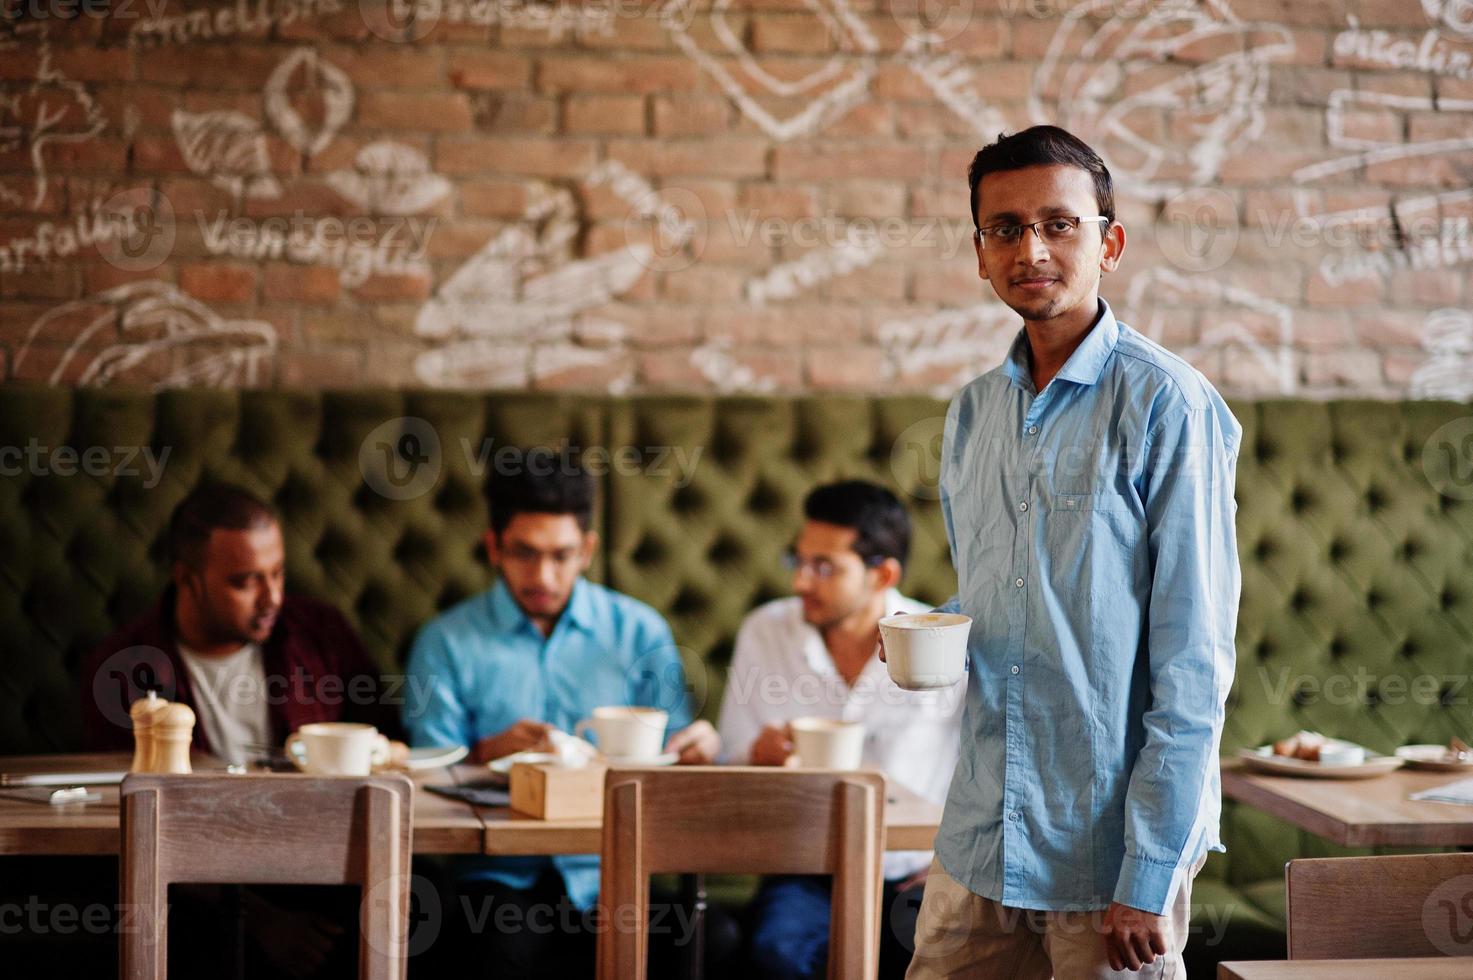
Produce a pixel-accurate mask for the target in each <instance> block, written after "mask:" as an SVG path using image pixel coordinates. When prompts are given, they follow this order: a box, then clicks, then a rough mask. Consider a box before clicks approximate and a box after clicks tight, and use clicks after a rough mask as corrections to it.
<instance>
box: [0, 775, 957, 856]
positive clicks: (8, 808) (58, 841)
mask: <svg viewBox="0 0 1473 980" xmlns="http://www.w3.org/2000/svg"><path fill="white" fill-rule="evenodd" d="M129 761H130V759H129V757H128V756H126V755H122V754H118V753H112V754H90V755H38V756H9V757H0V772H6V773H17V772H66V771H71V772H87V771H91V772H97V771H107V770H119V769H127V768H128V763H129ZM196 766H197V768H200V769H205V768H221V766H220V763H218V762H216V761H214V760H208V759H201V760H197V762H196ZM409 776H410V778H411V779H413V780H414V782H415V785H416V787H417V790H418V791H417V792H416V793H415V794H414V852H415V853H416V854H597V853H598V851H599V846H600V843H601V841H600V838H601V834H602V828H603V824H602V821H599V820H537V819H534V818H532V817H527V816H523V815H522V814H519V813H516V812H515V811H513V810H511V809H509V808H507V807H473V806H470V805H469V804H466V803H461V802H459V801H457V800H452V799H448V798H446V797H443V796H439V795H437V794H435V793H430V792H425V791H424V790H423V787H424V786H425V785H426V784H431V783H452V782H469V781H472V780H477V779H484V778H485V776H486V770H485V769H484V768H482V767H479V766H469V765H458V766H452V767H450V768H449V769H429V770H423V771H419V772H414V773H410V774H409ZM95 789H96V790H97V792H99V793H101V794H102V801H101V802H99V803H87V804H81V805H72V806H61V807H53V806H43V805H40V804H36V803H26V802H23V801H20V800H11V799H6V798H3V797H0V855H4V854H116V853H118V788H117V787H116V786H98V787H95ZM940 823H941V807H939V806H937V805H936V804H934V803H930V802H928V801H926V800H923V799H921V798H920V797H918V796H916V795H915V794H914V793H912V792H910V791H909V790H907V789H905V787H903V786H900V785H898V784H896V783H891V784H890V786H889V790H888V793H887V798H886V803H885V848H886V850H892V851H910V850H917V851H919V850H929V849H930V847H931V841H932V839H933V838H934V837H935V835H936V828H937V827H938V826H939V825H940Z"/></svg>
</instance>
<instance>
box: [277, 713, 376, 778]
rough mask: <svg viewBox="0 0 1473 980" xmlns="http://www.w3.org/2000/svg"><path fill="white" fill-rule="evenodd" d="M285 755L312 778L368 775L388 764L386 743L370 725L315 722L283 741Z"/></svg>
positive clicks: (343, 722)
mask: <svg viewBox="0 0 1473 980" xmlns="http://www.w3.org/2000/svg"><path fill="white" fill-rule="evenodd" d="M286 754H287V758H289V759H291V760H292V762H294V763H295V764H296V766H297V768H298V769H300V770H302V771H303V772H310V773H312V774H313V775H314V776H367V775H368V774H369V773H371V772H373V767H374V766H381V765H383V764H384V763H386V762H388V761H389V740H388V738H387V737H385V736H383V735H380V734H379V732H378V729H377V728H374V727H373V726H372V725H360V724H358V723H356V722H349V721H317V722H312V723H311V724H308V725H303V726H302V727H301V728H299V729H297V730H296V732H294V733H293V734H292V736H291V737H290V738H288V739H287V740H286Z"/></svg>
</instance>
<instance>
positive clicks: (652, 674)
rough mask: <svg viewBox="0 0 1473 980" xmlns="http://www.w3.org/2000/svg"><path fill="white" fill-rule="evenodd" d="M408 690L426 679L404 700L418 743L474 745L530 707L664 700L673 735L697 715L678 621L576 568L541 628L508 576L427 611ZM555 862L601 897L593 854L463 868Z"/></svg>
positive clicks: (511, 874)
mask: <svg viewBox="0 0 1473 980" xmlns="http://www.w3.org/2000/svg"><path fill="white" fill-rule="evenodd" d="M408 673H409V678H408V680H409V690H411V691H419V690H422V691H427V692H428V697H427V698H426V699H425V703H424V707H423V709H422V710H414V711H410V710H407V709H406V711H405V716H404V727H405V729H406V730H407V731H408V732H409V738H410V741H411V743H412V744H413V745H416V746H421V745H466V746H474V745H475V744H476V743H477V742H479V741H480V740H481V739H483V738H485V737H487V736H488V735H495V734H497V733H498V732H502V731H505V730H506V729H507V728H509V727H511V726H512V725H513V724H515V723H516V722H518V721H520V720H521V719H523V718H530V719H533V720H536V721H543V722H547V723H549V724H552V725H556V726H557V727H558V728H561V729H562V730H564V731H568V732H571V731H572V730H573V727H574V726H575V725H576V724H577V723H578V722H579V721H580V720H582V719H584V718H587V717H589V716H590V715H591V714H592V712H593V709H594V708H597V707H599V706H600V705H608V704H628V705H641V706H644V707H655V708H663V709H665V710H666V711H668V712H669V714H670V719H669V727H668V729H667V737H668V734H669V733H670V732H676V731H679V730H680V729H682V728H684V727H686V726H687V725H689V724H690V723H691V711H690V705H689V699H688V697H687V687H686V682H685V670H684V668H683V667H682V665H681V661H680V653H679V651H678V650H677V649H676V647H675V640H674V639H673V638H672V637H671V635H670V627H669V626H668V625H666V623H665V620H664V619H662V618H661V617H660V614H659V613H657V612H656V611H655V610H654V609H652V608H650V607H649V606H647V605H645V604H644V603H642V602H640V601H638V600H636V599H631V598H630V597H629V596H626V595H621V594H620V593H618V592H615V591H613V590H612V589H606V588H604V587H603V586H601V585H595V584H594V583H592V582H589V581H586V580H584V579H581V578H580V579H579V580H578V582H577V583H576V584H575V585H574V586H573V594H572V596H571V597H570V598H569V599H568V606H567V609H565V610H564V612H563V614H562V616H561V617H559V619H558V621H557V625H556V626H555V627H553V631H552V634H551V635H550V636H548V637H546V638H545V639H544V637H543V636H542V633H541V631H539V630H538V629H537V627H536V626H535V625H533V623H532V621H531V620H530V619H528V618H527V616H526V614H524V613H523V612H522V610H521V607H519V606H518V605H517V604H516V601H515V600H514V599H512V597H511V593H510V592H508V591H507V588H506V586H505V585H504V584H502V583H500V582H498V583H497V584H496V585H495V586H493V587H492V588H490V589H488V590H487V591H485V592H483V593H481V594H480V595H477V596H472V597H471V598H469V599H467V600H465V601H464V602H462V603H460V604H459V605H456V606H454V607H452V608H450V609H447V610H446V611H445V612H444V613H442V614H441V615H440V616H437V617H436V618H435V619H433V620H431V621H430V622H429V623H427V624H426V625H425V627H424V629H422V630H421V631H420V633H419V636H418V637H416V638H415V641H414V649H413V651H412V652H411V653H410V655H409V671H408ZM548 867H554V868H556V869H557V870H558V871H559V872H560V873H561V874H562V876H563V883H564V886H565V887H566V888H567V892H568V896H569V897H570V898H572V900H573V901H574V903H576V904H577V905H578V907H579V908H584V909H587V908H590V907H591V906H592V905H593V903H594V902H595V900H596V899H597V898H598V858H597V857H596V856H593V855H587V854H584V855H557V856H554V857H550V858H548V857H500V858H481V859H473V860H469V861H467V862H466V864H465V866H464V867H463V869H462V874H463V876H465V877H470V878H491V879H494V880H496V881H500V882H503V883H504V884H506V885H509V886H510V887H512V888H523V889H525V888H530V887H532V885H533V884H534V883H535V882H536V880H537V877H538V875H540V874H541V873H542V872H543V871H545V870H546V869H547V868H548Z"/></svg>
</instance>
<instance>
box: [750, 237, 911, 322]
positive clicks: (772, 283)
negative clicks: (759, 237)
mask: <svg viewBox="0 0 1473 980" xmlns="http://www.w3.org/2000/svg"><path fill="white" fill-rule="evenodd" d="M884 252H885V246H884V244H883V243H881V241H880V239H879V237H878V236H877V235H876V234H875V233H874V232H873V231H866V230H864V229H860V228H853V227H850V228H846V229H845V230H844V239H843V241H839V242H836V243H834V244H833V245H831V246H829V247H828V248H816V249H814V250H813V251H811V252H808V253H807V254H805V255H803V256H802V257H800V258H796V259H794V260H793V261H791V262H784V263H782V264H780V265H775V266H773V267H772V268H770V269H768V270H767V271H766V272H764V273H763V274H762V275H760V276H754V277H753V278H751V279H748V280H747V282H746V284H745V286H744V287H743V291H744V293H745V295H746V297H747V302H749V303H751V304H752V305H753V306H763V305H765V304H766V303H767V301H768V300H774V299H792V298H793V297H794V296H797V295H798V294H799V293H801V292H803V291H805V290H808V289H812V288H813V287H815V286H817V285H819V284H821V283H825V282H828V281H829V280H830V279H837V278H838V277H839V276H843V275H848V274H849V273H851V272H853V271H855V270H856V269H863V268H864V267H865V266H868V265H872V264H874V262H875V260H877V259H878V258H879V257H880V256H881V255H883V254H884Z"/></svg>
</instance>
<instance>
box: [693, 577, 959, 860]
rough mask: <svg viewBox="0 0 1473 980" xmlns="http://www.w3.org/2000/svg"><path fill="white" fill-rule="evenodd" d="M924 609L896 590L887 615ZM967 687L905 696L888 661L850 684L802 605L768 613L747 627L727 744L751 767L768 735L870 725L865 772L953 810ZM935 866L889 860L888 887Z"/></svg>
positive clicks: (724, 734) (906, 854) (736, 657)
mask: <svg viewBox="0 0 1473 980" xmlns="http://www.w3.org/2000/svg"><path fill="white" fill-rule="evenodd" d="M931 608H932V607H931V606H930V605H929V604H927V603H924V602H917V601H916V600H914V599H908V598H906V597H905V596H903V595H901V594H900V593H899V592H898V591H896V590H894V589H892V590H891V591H890V592H889V593H888V594H887V595H886V597H885V612H886V614H887V615H888V614H889V613H892V612H911V613H914V612H929V611H930V609H931ZM966 693H967V682H966V679H965V678H963V679H962V680H961V681H958V682H957V684H956V685H955V686H953V687H950V688H947V689H945V690H941V691H906V690H903V689H901V688H899V687H896V686H895V682H894V681H892V680H890V674H889V672H888V671H887V669H886V667H885V665H884V664H883V663H881V662H880V658H879V657H872V658H870V660H869V661H868V662H866V663H865V665H864V669H863V670H861V671H860V674H859V676H858V677H857V678H855V681H854V686H853V687H850V686H849V685H848V684H846V683H845V682H844V677H843V675H842V674H840V673H839V669H838V668H837V667H836V666H834V658H833V657H832V656H830V655H829V651H828V647H826V646H825V645H824V642H823V634H821V633H820V632H819V631H818V629H817V627H814V626H811V625H809V624H808V622H807V621H805V620H804V619H803V603H802V600H801V599H798V598H789V599H778V600H775V601H773V602H769V603H767V604H765V605H763V606H759V607H758V608H757V609H755V610H753V611H752V612H751V613H750V614H748V616H747V618H746V619H744V620H743V621H742V626H741V629H740V630H739V631H738V632H737V640H736V649H735V651H734V652H733V654H732V661H731V672H730V673H729V674H728V675H727V681H726V694H725V695H724V696H723V698H722V700H721V723H720V729H721V744H722V746H723V747H724V748H725V750H726V752H727V754H728V756H729V759H730V761H731V762H733V763H736V764H738V765H742V764H745V763H746V762H747V761H748V758H749V754H750V752H751V749H752V743H753V742H754V741H755V740H756V738H757V736H758V735H759V734H760V733H761V731H762V729H763V727H764V726H766V725H782V724H785V723H787V722H789V721H792V720H793V719H794V718H803V717H818V718H833V719H842V720H844V721H857V722H862V723H863V724H864V728H865V732H864V764H865V765H866V766H872V767H874V768H877V769H879V770H881V771H883V772H884V773H885V775H886V776H887V777H888V778H890V779H893V780H895V781H896V782H897V783H900V784H901V785H903V786H905V787H906V788H907V789H909V790H911V791H912V792H914V793H916V794H917V795H919V796H921V797H923V798H925V799H927V800H930V801H931V802H933V803H936V804H938V805H942V804H945V802H946V792H947V789H948V788H949V787H950V785H951V774H952V770H954V769H955V768H956V760H957V755H958V752H959V750H960V740H961V716H962V706H963V704H964V703H965V701H966ZM930 863H931V852H929V851H887V852H886V853H885V859H884V865H885V878H886V879H887V880H891V881H893V880H895V879H897V878H905V877H909V876H910V875H912V874H914V873H915V872H917V871H920V870H921V869H922V868H925V867H927V866H928V865H929V864H930Z"/></svg>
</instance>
